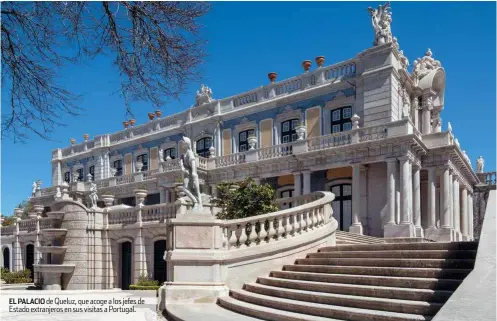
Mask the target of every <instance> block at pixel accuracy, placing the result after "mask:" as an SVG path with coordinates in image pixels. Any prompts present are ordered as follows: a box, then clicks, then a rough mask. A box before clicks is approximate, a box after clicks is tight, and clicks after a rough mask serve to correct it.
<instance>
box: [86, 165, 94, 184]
mask: <svg viewBox="0 0 497 321" xmlns="http://www.w3.org/2000/svg"><path fill="white" fill-rule="evenodd" d="M88 172H89V173H90V175H91V180H92V181H94V180H95V166H94V165H92V166H90V168H89V169H88Z"/></svg>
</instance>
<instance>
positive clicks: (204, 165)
mask: <svg viewBox="0 0 497 321" xmlns="http://www.w3.org/2000/svg"><path fill="white" fill-rule="evenodd" d="M197 159H198V168H200V169H207V168H208V163H207V162H208V160H209V159H208V158H205V157H202V156H197Z"/></svg>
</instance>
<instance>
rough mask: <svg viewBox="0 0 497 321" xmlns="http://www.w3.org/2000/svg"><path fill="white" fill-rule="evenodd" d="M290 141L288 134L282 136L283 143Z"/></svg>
mask: <svg viewBox="0 0 497 321" xmlns="http://www.w3.org/2000/svg"><path fill="white" fill-rule="evenodd" d="M289 142H290V135H285V136H283V144H286V143H289Z"/></svg>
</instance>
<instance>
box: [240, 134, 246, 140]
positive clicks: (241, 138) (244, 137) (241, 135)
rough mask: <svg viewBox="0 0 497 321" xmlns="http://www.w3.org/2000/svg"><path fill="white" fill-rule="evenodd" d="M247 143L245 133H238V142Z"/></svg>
mask: <svg viewBox="0 0 497 321" xmlns="http://www.w3.org/2000/svg"><path fill="white" fill-rule="evenodd" d="M245 141H247V132H241V133H240V142H245Z"/></svg>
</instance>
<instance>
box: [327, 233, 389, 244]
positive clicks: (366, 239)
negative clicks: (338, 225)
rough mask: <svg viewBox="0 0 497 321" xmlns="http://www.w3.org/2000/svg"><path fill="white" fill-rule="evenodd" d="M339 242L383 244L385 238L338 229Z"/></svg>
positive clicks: (337, 241)
mask: <svg viewBox="0 0 497 321" xmlns="http://www.w3.org/2000/svg"><path fill="white" fill-rule="evenodd" d="M336 243H337V244H381V243H385V239H382V238H379V237H373V236H367V235H360V234H354V233H349V232H344V231H336Z"/></svg>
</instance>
